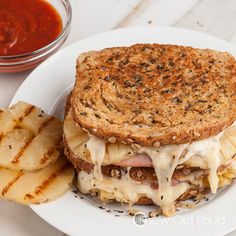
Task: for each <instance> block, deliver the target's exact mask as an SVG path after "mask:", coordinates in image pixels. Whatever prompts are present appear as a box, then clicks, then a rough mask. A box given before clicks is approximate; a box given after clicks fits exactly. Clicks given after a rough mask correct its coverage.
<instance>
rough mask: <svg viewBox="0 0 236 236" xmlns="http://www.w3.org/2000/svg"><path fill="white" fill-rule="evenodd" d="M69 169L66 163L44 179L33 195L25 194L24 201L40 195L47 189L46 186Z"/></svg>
mask: <svg viewBox="0 0 236 236" xmlns="http://www.w3.org/2000/svg"><path fill="white" fill-rule="evenodd" d="M69 167H70V164H69V163H68V162H66V163H65V164H64V165H62V166H61V167H60V168H59V169H58V170H56V171H55V172H54V173H52V174H51V175H50V176H49V177H48V178H47V179H45V180H44V181H43V182H42V183H41V184H40V185H39V186H38V187H36V188H35V190H34V191H33V193H27V194H26V195H25V197H24V199H33V198H34V197H35V196H37V195H40V194H42V193H43V192H44V191H45V190H46V189H47V188H48V186H49V185H50V184H51V183H52V182H53V181H54V180H55V179H56V177H57V176H58V175H60V174H61V173H63V172H64V171H65V170H66V169H67V168H69Z"/></svg>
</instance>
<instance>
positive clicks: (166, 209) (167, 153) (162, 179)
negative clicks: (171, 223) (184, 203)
mask: <svg viewBox="0 0 236 236" xmlns="http://www.w3.org/2000/svg"><path fill="white" fill-rule="evenodd" d="M187 146H188V145H171V146H164V147H160V148H158V149H157V148H142V149H141V150H140V152H141V153H146V154H147V155H149V157H150V158H151V159H152V163H153V166H154V169H155V173H156V176H157V179H158V185H159V187H158V191H157V192H156V196H154V197H153V198H152V200H153V202H154V203H156V204H157V205H159V206H160V207H161V208H162V211H163V214H165V215H172V214H173V213H174V212H175V200H176V199H177V198H178V197H179V196H181V195H182V194H183V193H184V192H186V191H187V189H188V188H189V184H188V183H187V182H182V183H178V184H177V185H175V186H172V185H171V179H172V176H173V173H174V170H175V168H176V167H177V165H178V164H180V163H181V162H182V163H183V162H184V161H185V158H184V155H183V154H184V151H185V150H186V148H187ZM181 158H182V159H183V160H181Z"/></svg>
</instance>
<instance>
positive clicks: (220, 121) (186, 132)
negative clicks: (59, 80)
mask: <svg viewBox="0 0 236 236" xmlns="http://www.w3.org/2000/svg"><path fill="white" fill-rule="evenodd" d="M235 91H236V62H235V59H234V57H233V56H231V55H230V54H228V53H225V52H218V51H213V50H209V49H194V48H191V47H183V46H176V45H159V44H137V45H134V46H131V47H117V48H108V49H104V50H101V51H96V52H95V51H94V52H93V51H92V52H87V53H84V54H82V55H80V56H79V58H78V61H77V78H76V83H75V87H74V90H73V93H72V97H71V109H72V110H71V112H72V116H73V119H74V121H75V122H76V123H77V124H78V125H80V126H82V127H83V128H84V129H86V130H88V131H89V132H90V133H91V134H93V135H95V136H97V137H100V138H102V139H103V140H105V141H108V142H111V143H114V142H123V143H126V144H131V143H136V144H139V145H142V146H159V145H168V144H183V143H188V142H192V141H194V140H201V139H206V138H208V137H210V136H214V135H216V134H218V133H220V132H221V131H222V130H223V129H225V128H226V127H228V126H230V125H231V124H232V123H233V122H234V120H235V119H236V105H235V104H236V103H235V102H236V101H235V100H236V94H235Z"/></svg>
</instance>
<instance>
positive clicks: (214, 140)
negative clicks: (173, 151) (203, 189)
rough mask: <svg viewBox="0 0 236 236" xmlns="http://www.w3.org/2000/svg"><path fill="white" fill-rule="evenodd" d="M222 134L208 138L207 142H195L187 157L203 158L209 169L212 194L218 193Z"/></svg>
mask: <svg viewBox="0 0 236 236" xmlns="http://www.w3.org/2000/svg"><path fill="white" fill-rule="evenodd" d="M221 135H222V134H219V135H217V136H215V137H211V138H208V139H206V140H201V141H197V142H193V143H192V144H191V145H190V147H189V149H188V153H187V154H186V157H187V158H188V157H191V156H201V158H202V159H203V160H204V161H205V163H206V165H207V167H208V169H209V175H208V181H209V184H210V188H211V191H212V193H216V191H217V189H218V182H219V178H218V176H217V169H218V167H219V166H220V148H221V145H220V141H219V139H220V137H221Z"/></svg>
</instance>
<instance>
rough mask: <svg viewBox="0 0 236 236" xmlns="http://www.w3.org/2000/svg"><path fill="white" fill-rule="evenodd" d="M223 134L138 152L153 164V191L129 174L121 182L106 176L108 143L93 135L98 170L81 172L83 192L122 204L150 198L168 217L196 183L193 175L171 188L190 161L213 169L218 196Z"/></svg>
mask: <svg viewBox="0 0 236 236" xmlns="http://www.w3.org/2000/svg"><path fill="white" fill-rule="evenodd" d="M221 135H222V133H220V134H219V135H217V136H215V137H211V138H208V139H205V140H201V141H195V142H193V143H191V144H181V145H166V146H161V147H158V148H157V147H142V148H141V149H140V150H139V151H138V153H145V154H147V155H148V156H149V157H150V158H151V160H152V163H153V166H154V169H155V173H156V175H157V179H158V184H159V187H158V189H157V190H154V189H152V188H151V187H150V186H149V185H147V184H143V183H139V182H136V181H133V180H132V179H130V177H129V174H127V175H125V177H124V176H123V177H122V179H121V180H118V179H115V178H107V177H103V176H102V173H101V166H102V163H103V160H104V156H105V148H106V143H105V142H104V141H102V140H101V139H99V138H97V137H95V136H90V139H89V141H88V142H87V149H88V150H89V152H90V155H91V159H92V161H93V163H94V171H93V173H91V174H87V173H86V172H83V171H81V172H80V173H79V175H78V180H79V181H78V184H79V189H80V191H81V192H83V193H88V192H89V191H90V190H92V189H99V190H102V191H105V192H109V193H111V194H112V196H113V197H115V198H116V199H117V200H118V201H126V202H131V203H135V202H136V201H138V199H139V197H140V196H143V195H146V196H147V197H148V198H150V199H152V201H153V202H154V203H155V204H157V205H159V206H160V207H161V208H162V210H163V213H164V214H165V215H172V214H173V213H174V212H175V205H174V203H175V200H176V199H177V198H178V197H179V196H181V195H182V194H183V193H184V192H186V191H187V190H188V189H189V187H190V185H189V183H188V182H194V181H195V182H196V178H195V177H194V176H193V175H190V176H189V178H187V177H186V178H185V180H184V179H183V180H182V181H181V182H180V183H178V184H176V185H174V186H173V185H171V179H172V176H173V173H174V170H175V169H176V167H177V166H178V165H181V164H183V163H185V162H186V161H188V160H189V159H190V158H193V159H194V157H196V160H197V159H199V158H201V162H204V166H206V167H207V168H208V169H209V176H208V180H209V184H210V188H211V191H212V192H213V193H216V191H217V188H218V182H219V179H218V176H217V169H218V167H219V165H220V148H221V145H220V141H219V139H220V137H221Z"/></svg>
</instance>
